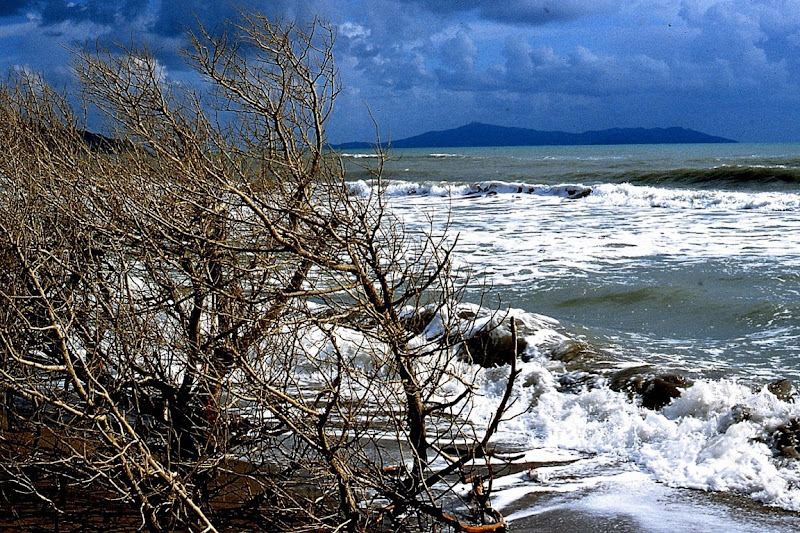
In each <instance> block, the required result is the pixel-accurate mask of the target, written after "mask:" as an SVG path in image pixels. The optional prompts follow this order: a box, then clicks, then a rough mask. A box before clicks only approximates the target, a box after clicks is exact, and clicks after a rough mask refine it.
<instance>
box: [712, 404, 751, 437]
mask: <svg viewBox="0 0 800 533" xmlns="http://www.w3.org/2000/svg"><path fill="white" fill-rule="evenodd" d="M752 417H753V412H752V410H751V409H750V407H748V406H747V405H742V404H737V405H734V406H733V407H732V408H731V410H730V411H728V413H726V414H725V415H723V416H721V417H720V419H719V423H718V424H717V429H718V430H719V432H720V433H725V432H726V431H728V428H730V427H731V426H733V425H734V424H738V423H740V422H745V421H747V420H750V419H751V418H752Z"/></svg>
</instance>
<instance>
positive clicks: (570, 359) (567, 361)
mask: <svg viewBox="0 0 800 533" xmlns="http://www.w3.org/2000/svg"><path fill="white" fill-rule="evenodd" d="M550 357H551V358H552V359H555V360H556V361H561V362H562V363H564V367H565V368H566V370H568V371H572V370H585V369H586V368H588V366H589V364H590V363H591V362H593V361H596V360H597V359H598V358H599V357H600V354H598V352H597V351H596V350H594V349H593V348H592V346H591V345H589V344H587V343H585V342H583V341H579V340H575V339H568V340H565V341H563V342H562V343H560V344H559V345H558V346H556V347H555V348H553V350H552V351H551V352H550Z"/></svg>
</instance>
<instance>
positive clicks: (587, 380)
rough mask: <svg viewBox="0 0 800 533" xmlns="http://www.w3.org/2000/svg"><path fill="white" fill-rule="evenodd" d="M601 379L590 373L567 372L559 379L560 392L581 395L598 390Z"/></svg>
mask: <svg viewBox="0 0 800 533" xmlns="http://www.w3.org/2000/svg"><path fill="white" fill-rule="evenodd" d="M601 382H602V380H601V377H600V376H598V375H597V374H592V373H590V372H565V373H564V374H562V375H561V376H560V377H559V378H558V390H559V391H560V392H571V393H579V392H583V391H587V390H592V389H596V388H598V387H599V386H600V385H601Z"/></svg>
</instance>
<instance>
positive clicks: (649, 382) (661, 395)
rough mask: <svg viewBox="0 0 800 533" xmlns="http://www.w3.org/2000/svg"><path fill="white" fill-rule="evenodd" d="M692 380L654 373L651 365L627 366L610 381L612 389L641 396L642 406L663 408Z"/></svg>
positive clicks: (632, 395) (629, 394)
mask: <svg viewBox="0 0 800 533" xmlns="http://www.w3.org/2000/svg"><path fill="white" fill-rule="evenodd" d="M691 384H692V383H691V381H690V380H688V379H686V378H685V377H684V376H681V375H679V374H654V373H653V371H652V368H651V367H647V366H644V367H632V368H626V369H625V370H621V371H619V372H617V373H616V374H614V375H613V376H612V377H611V380H610V382H609V387H610V388H611V389H612V390H615V391H619V392H626V393H627V394H628V396H630V397H634V396H638V397H640V398H641V401H642V407H644V408H646V409H653V410H656V409H661V408H662V407H664V406H666V405H667V404H669V403H670V402H671V401H672V400H673V399H674V398H678V397H680V395H681V390H682V389H685V388H687V387H689V386H691Z"/></svg>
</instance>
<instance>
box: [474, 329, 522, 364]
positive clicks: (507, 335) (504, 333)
mask: <svg viewBox="0 0 800 533" xmlns="http://www.w3.org/2000/svg"><path fill="white" fill-rule="evenodd" d="M527 347H528V343H527V342H526V341H525V339H523V338H521V337H518V338H517V344H516V346H514V343H513V342H512V338H511V332H510V331H508V330H507V329H506V328H505V327H495V328H491V329H481V330H479V331H477V332H476V333H475V334H474V335H472V336H471V337H470V338H469V339H467V340H466V342H465V343H464V350H463V353H462V357H463V358H464V359H466V360H468V361H469V362H471V363H474V364H477V365H480V366H482V367H484V368H492V367H495V366H503V365H507V364H509V363H511V361H513V360H514V357H519V356H520V354H522V353H523V352H524V351H525V349H526V348H527Z"/></svg>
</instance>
